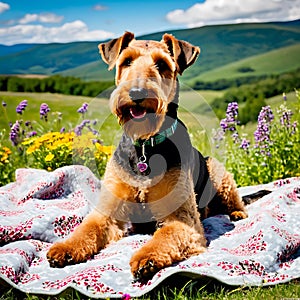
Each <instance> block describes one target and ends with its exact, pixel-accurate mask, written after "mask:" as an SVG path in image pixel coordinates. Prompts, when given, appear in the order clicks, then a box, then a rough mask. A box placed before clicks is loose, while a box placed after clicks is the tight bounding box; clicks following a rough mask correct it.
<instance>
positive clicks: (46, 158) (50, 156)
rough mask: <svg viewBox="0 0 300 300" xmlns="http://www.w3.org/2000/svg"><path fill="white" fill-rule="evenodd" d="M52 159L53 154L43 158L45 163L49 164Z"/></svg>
mask: <svg viewBox="0 0 300 300" xmlns="http://www.w3.org/2000/svg"><path fill="white" fill-rule="evenodd" d="M53 158H54V154H53V153H49V154H47V155H46V157H45V161H47V162H49V161H51V160H52V159H53Z"/></svg>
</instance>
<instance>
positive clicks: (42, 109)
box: [40, 103, 50, 121]
mask: <svg viewBox="0 0 300 300" xmlns="http://www.w3.org/2000/svg"><path fill="white" fill-rule="evenodd" d="M49 111H50V108H49V106H48V104H46V103H42V104H41V106H40V118H41V120H42V119H45V121H47V120H48V112H49Z"/></svg>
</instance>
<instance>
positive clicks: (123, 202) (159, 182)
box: [47, 32, 247, 280]
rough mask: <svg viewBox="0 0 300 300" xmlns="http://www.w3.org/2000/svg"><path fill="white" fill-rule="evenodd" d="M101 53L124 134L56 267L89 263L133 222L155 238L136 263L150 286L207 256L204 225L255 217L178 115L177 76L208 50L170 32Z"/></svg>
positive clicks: (51, 255) (56, 254)
mask: <svg viewBox="0 0 300 300" xmlns="http://www.w3.org/2000/svg"><path fill="white" fill-rule="evenodd" d="M99 51H100V54H101V56H102V59H103V60H104V62H105V63H107V64H108V65H109V70H111V69H113V68H114V67H115V68H116V75H115V82H116V89H115V90H114V91H113V92H112V94H111V97H110V107H111V111H112V113H113V114H115V115H116V116H117V118H118V121H119V123H120V125H121V126H122V127H123V131H124V132H123V135H122V138H121V141H120V143H119V145H118V147H117V149H116V151H115V153H114V155H113V157H112V158H111V160H110V161H109V162H108V164H107V167H106V172H105V175H104V179H103V184H102V187H101V192H100V199H99V202H98V206H97V207H96V208H95V209H94V210H93V211H92V212H91V213H90V214H89V215H88V216H87V217H86V218H85V219H84V220H83V222H82V224H81V225H79V226H78V227H77V228H76V229H75V231H74V232H73V233H72V234H71V235H70V237H68V238H67V239H66V240H64V241H62V242H57V243H55V244H54V245H53V246H52V247H51V248H50V250H49V252H48V254H47V258H48V260H49V263H50V265H51V266H52V267H64V266H65V265H68V264H74V263H79V262H83V261H85V260H87V259H88V258H89V257H92V256H93V255H94V254H96V253H98V252H99V251H100V250H101V249H103V248H104V247H106V246H107V245H108V244H109V243H110V242H111V241H117V240H118V239H120V238H121V237H123V236H124V234H125V232H126V230H127V229H126V228H127V227H128V225H127V224H128V221H131V223H132V231H133V232H137V233H153V236H152V238H151V239H150V240H149V241H148V242H147V243H146V244H145V245H143V246H142V247H141V248H140V249H139V250H138V251H137V252H136V253H134V254H133V256H132V257H131V260H130V266H131V272H132V274H133V276H134V277H135V278H136V279H138V280H145V279H148V278H150V277H151V276H153V274H154V273H155V272H157V271H158V270H160V269H162V268H164V267H167V266H170V265H172V264H173V263H176V262H179V261H182V260H184V259H186V258H188V257H190V256H192V255H196V254H199V253H202V252H204V251H205V249H206V246H207V245H206V244H207V242H206V239H205V236H204V230H203V226H202V223H201V219H203V218H206V217H209V216H212V215H216V214H228V215H229V217H230V219H231V220H238V219H243V218H246V217H247V213H246V211H245V208H244V204H243V201H242V199H241V198H240V196H239V194H238V191H237V188H236V184H235V182H234V179H233V177H232V175H231V174H230V173H228V172H227V171H226V170H225V169H224V167H223V165H222V164H221V163H219V162H218V161H217V160H215V159H212V158H204V157H203V156H202V155H201V154H200V153H199V152H198V151H197V150H196V149H195V148H193V146H192V144H191V141H190V138H189V134H188V131H187V129H186V127H185V125H184V124H183V123H182V122H181V121H180V120H179V119H178V116H177V109H178V99H179V84H178V79H177V75H181V74H182V73H183V72H184V70H185V69H186V68H188V67H189V66H190V65H192V64H193V63H194V62H195V60H196V59H197V57H198V55H199V53H200V49H199V48H198V47H196V46H193V45H191V44H190V43H188V42H186V41H182V40H178V39H176V38H175V37H174V36H172V35H170V34H164V35H163V37H162V40H161V41H160V42H158V41H152V40H136V39H134V35H133V34H132V33H130V32H125V33H124V35H123V36H121V37H120V38H117V39H113V40H111V41H109V42H107V43H102V44H100V45H99ZM200 215H201V216H200Z"/></svg>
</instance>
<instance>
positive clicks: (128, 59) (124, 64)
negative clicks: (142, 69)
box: [121, 57, 132, 67]
mask: <svg viewBox="0 0 300 300" xmlns="http://www.w3.org/2000/svg"><path fill="white" fill-rule="evenodd" d="M131 63H132V58H131V57H127V58H125V59H124V61H123V62H122V64H121V65H122V67H129V66H130V65H131Z"/></svg>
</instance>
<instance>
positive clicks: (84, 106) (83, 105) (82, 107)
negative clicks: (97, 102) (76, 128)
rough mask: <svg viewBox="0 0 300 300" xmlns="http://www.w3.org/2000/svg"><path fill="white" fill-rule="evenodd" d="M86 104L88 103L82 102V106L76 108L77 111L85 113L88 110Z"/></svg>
mask: <svg viewBox="0 0 300 300" xmlns="http://www.w3.org/2000/svg"><path fill="white" fill-rule="evenodd" d="M88 106H89V105H88V104H87V103H83V104H82V106H81V107H80V108H78V109H77V112H78V113H80V114H85V113H86V112H87V110H88Z"/></svg>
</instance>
